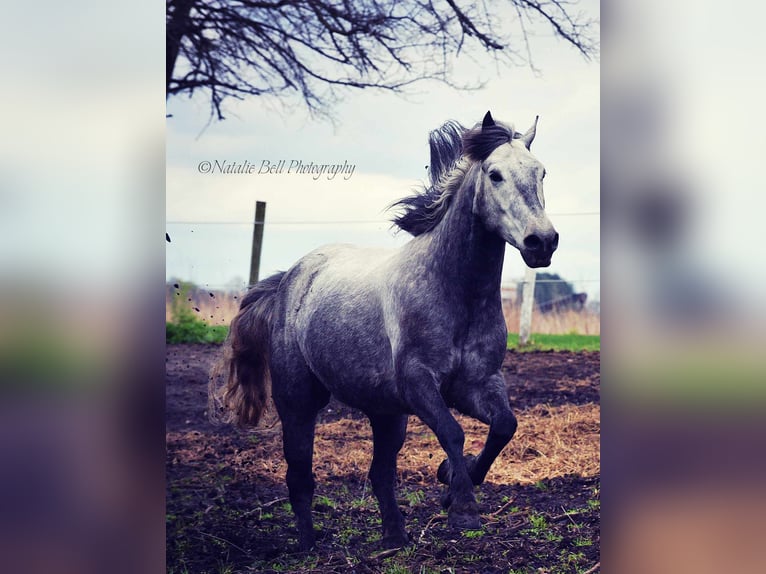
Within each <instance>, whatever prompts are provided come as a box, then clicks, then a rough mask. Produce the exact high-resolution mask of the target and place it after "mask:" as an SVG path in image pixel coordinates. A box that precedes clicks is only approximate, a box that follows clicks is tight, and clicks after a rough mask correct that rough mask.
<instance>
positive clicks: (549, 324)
mask: <svg viewBox="0 0 766 574" xmlns="http://www.w3.org/2000/svg"><path fill="white" fill-rule="evenodd" d="M503 316H504V317H505V324H506V325H507V326H508V332H509V333H518V332H519V321H520V320H521V310H520V307H519V305H514V304H512V303H511V302H509V301H506V302H504V303H503ZM532 332H533V333H543V334H546V335H563V334H567V333H577V334H579V335H600V334H601V316H600V315H599V314H598V313H595V312H593V311H589V310H587V309H583V310H582V311H573V310H571V309H569V310H566V311H552V312H550V313H541V312H540V310H539V309H537V308H535V309H534V311H533V312H532Z"/></svg>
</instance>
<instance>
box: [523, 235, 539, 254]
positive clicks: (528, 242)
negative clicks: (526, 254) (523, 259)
mask: <svg viewBox="0 0 766 574" xmlns="http://www.w3.org/2000/svg"><path fill="white" fill-rule="evenodd" d="M524 247H526V248H527V249H529V250H531V251H538V250H539V249H542V248H543V240H542V239H540V238H539V237H538V236H537V235H527V236H526V237H525V238H524Z"/></svg>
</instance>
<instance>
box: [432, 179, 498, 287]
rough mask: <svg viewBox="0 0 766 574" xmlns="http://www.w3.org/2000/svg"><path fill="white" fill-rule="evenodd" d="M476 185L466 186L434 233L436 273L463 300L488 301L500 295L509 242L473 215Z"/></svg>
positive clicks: (434, 270) (433, 262) (434, 264)
mask: <svg viewBox="0 0 766 574" xmlns="http://www.w3.org/2000/svg"><path fill="white" fill-rule="evenodd" d="M474 185H475V184H474V183H469V184H464V185H463V186H462V187H461V189H460V190H458V191H457V192H456V194H455V197H454V198H453V200H452V201H453V205H451V206H450V207H449V210H448V211H447V214H446V215H445V216H444V219H443V220H442V221H441V222H440V223H439V224H438V225H437V226H436V227H435V228H434V229H433V231H431V233H432V234H433V237H432V238H431V241H430V245H429V256H430V263H431V265H432V271H433V272H435V274H436V275H437V276H438V277H440V278H441V279H442V280H443V281H445V282H446V283H445V285H446V286H448V288H450V289H453V288H454V289H455V290H456V291H459V292H460V295H461V296H462V297H467V298H470V299H484V298H488V297H496V296H497V295H498V294H499V292H500V276H501V274H502V270H503V256H504V254H505V242H504V241H503V240H502V239H501V238H500V237H498V236H497V235H495V234H493V233H490V232H489V231H488V230H487V229H486V227H484V224H483V223H482V222H481V221H480V220H479V219H478V217H476V216H475V215H474V214H473V200H474V195H475V192H476V190H475V189H474Z"/></svg>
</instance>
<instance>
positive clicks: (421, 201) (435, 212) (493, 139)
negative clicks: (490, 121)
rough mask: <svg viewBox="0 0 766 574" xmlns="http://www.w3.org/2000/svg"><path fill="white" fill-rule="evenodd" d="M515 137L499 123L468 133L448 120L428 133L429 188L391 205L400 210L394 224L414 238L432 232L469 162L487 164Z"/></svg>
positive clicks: (445, 209) (442, 215) (477, 128)
mask: <svg viewBox="0 0 766 574" xmlns="http://www.w3.org/2000/svg"><path fill="white" fill-rule="evenodd" d="M514 136H515V134H514V130H513V128H512V127H510V126H506V125H505V124H500V123H496V124H495V125H493V126H488V127H485V128H482V127H481V125H480V124H479V125H477V126H475V127H473V128H472V129H470V130H469V129H466V128H464V127H463V126H462V125H461V124H459V123H458V122H456V121H454V120H448V121H446V122H445V123H444V124H443V125H442V126H441V127H440V128H438V129H435V130H432V131H431V133H430V134H428V145H429V148H430V150H431V161H430V165H429V167H428V175H429V180H430V185H429V186H428V187H424V188H423V189H422V190H421V191H420V192H418V193H416V194H415V195H412V196H409V197H404V198H402V199H400V200H399V201H397V202H395V203H393V204H392V205H391V206H390V207H391V208H398V209H400V210H401V211H400V212H399V213H398V214H397V215H396V216H395V217H394V219H393V222H394V224H395V225H396V226H397V227H399V229H402V230H404V231H406V232H408V233H410V234H412V235H414V236H418V235H421V234H423V233H426V232H427V231H431V230H432V229H433V228H434V227H436V225H437V224H438V223H439V222H440V221H441V220H442V219H443V218H444V215H445V214H446V213H447V209H448V208H449V206H450V203H451V199H452V196H453V195H454V194H455V192H457V190H458V189H459V184H460V183H462V181H463V176H464V175H465V173H466V172H467V171H468V167H469V166H470V162H474V161H484V160H485V159H487V157H489V155H490V154H491V153H492V152H493V151H494V150H495V149H496V148H497V147H498V146H501V145H503V144H504V143H508V142H509V141H511V139H513V138H514Z"/></svg>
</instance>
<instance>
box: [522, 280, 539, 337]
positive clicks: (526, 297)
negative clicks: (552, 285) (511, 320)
mask: <svg viewBox="0 0 766 574" xmlns="http://www.w3.org/2000/svg"><path fill="white" fill-rule="evenodd" d="M536 277H537V272H536V271H535V270H534V269H531V268H530V267H527V270H526V271H525V272H524V287H523V289H522V291H521V319H520V321H519V345H520V346H523V345H526V344H527V343H529V335H530V333H531V332H532V309H533V308H534V306H535V305H534V304H535V278H536Z"/></svg>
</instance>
